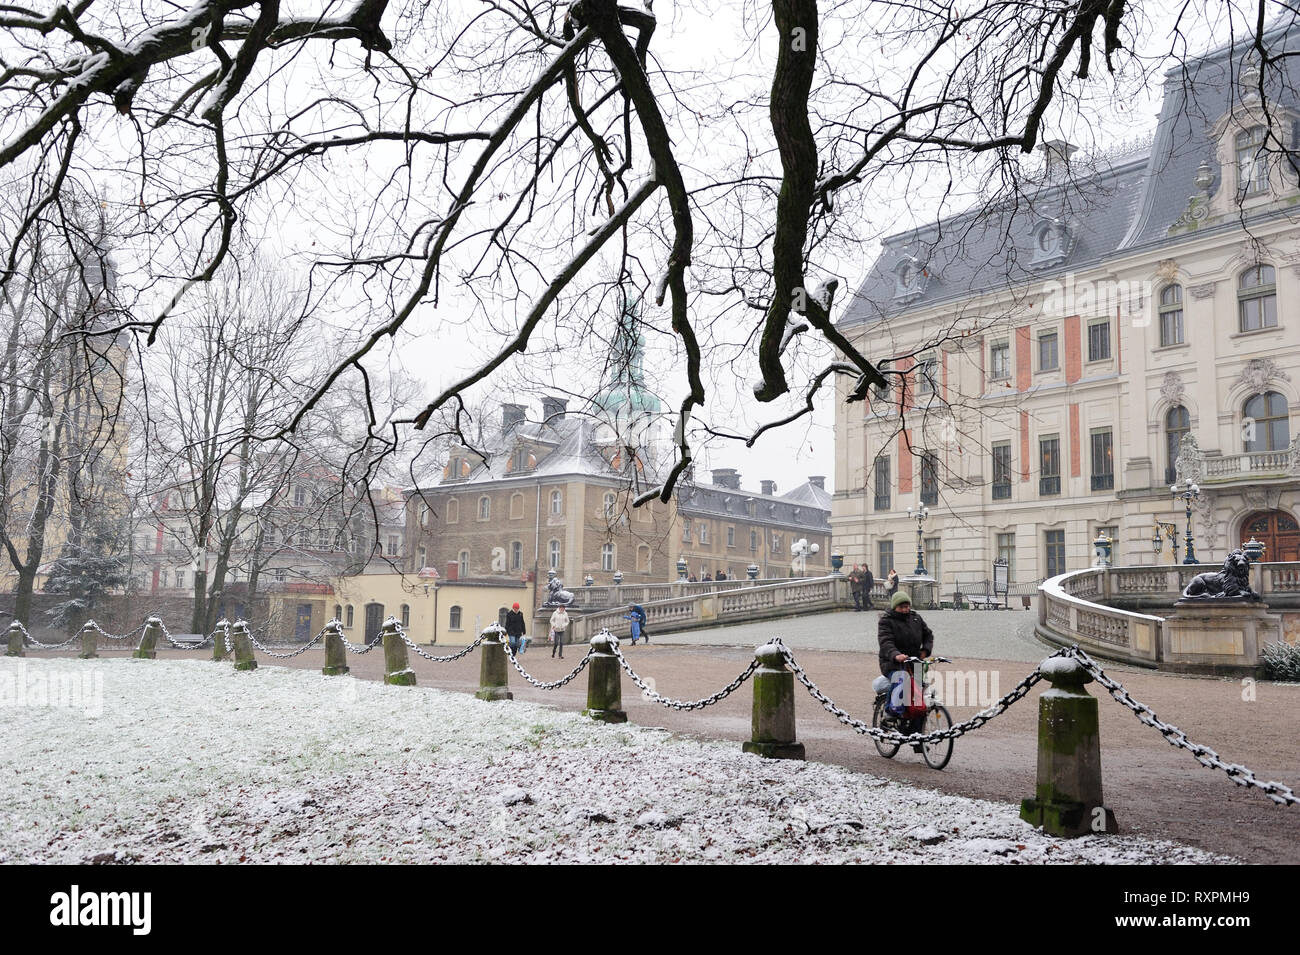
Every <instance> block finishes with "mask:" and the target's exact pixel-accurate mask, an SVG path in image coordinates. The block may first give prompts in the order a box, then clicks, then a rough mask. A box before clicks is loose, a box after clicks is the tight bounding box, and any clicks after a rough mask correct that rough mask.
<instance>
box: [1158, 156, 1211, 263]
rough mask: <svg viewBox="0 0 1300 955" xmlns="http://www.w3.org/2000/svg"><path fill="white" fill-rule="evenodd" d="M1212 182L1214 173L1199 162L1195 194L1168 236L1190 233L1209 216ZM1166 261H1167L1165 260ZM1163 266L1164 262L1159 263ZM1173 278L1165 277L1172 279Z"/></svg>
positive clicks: (1206, 163)
mask: <svg viewBox="0 0 1300 955" xmlns="http://www.w3.org/2000/svg"><path fill="white" fill-rule="evenodd" d="M1212 182H1214V172H1213V170H1211V169H1210V164H1209V163H1208V162H1204V161H1202V162H1201V165H1200V166H1198V167H1197V169H1196V192H1195V193H1193V194H1192V195H1190V196H1188V197H1187V207H1186V208H1185V209H1183V214H1182V215H1180V216H1179V217H1178V218H1177V219H1175V220H1174V224H1173V225H1171V226H1170V227H1169V234H1170V235H1173V234H1174V233H1176V232H1191V231H1193V230H1194V229H1197V228H1199V227H1200V225H1201V223H1202V222H1204V221H1205V220H1206V219H1207V218H1209V215H1210V183H1212ZM1166 261H1168V260H1166ZM1160 264H1161V265H1164V262H1162V263H1160ZM1172 277H1173V276H1172V275H1171V276H1167V278H1172Z"/></svg>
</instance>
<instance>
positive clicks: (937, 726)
mask: <svg viewBox="0 0 1300 955" xmlns="http://www.w3.org/2000/svg"><path fill="white" fill-rule="evenodd" d="M951 662H952V661H951V660H949V659H948V658H947V657H928V658H926V657H908V658H907V659H906V660H905V661H904V664H905V665H906V664H908V663H919V664H920V665H921V679H920V680H919V681H918V682H919V683H920V685H921V693H922V695H923V696H924V697H925V698H926V699H928V701H929V704H928V705H927V706H926V708H925V719H924V721H923V722H922V724H921V733H922V735H928V734H930V733H938V732H941V731H943V730H946V729H948V728H950V727H951V726H952V716H950V715H949V713H948V710H947V709H946V708H945V707H944V706H943V705H942V704H940V703H938V702H936V701H935V700H934V697H933V696H931V695H929V694H928V691H929V690H930V686H931V684H930V682H929V681H928V680H927V679H926V676H927V674H928V671H929V669H930V667H931V665H933V664H935V663H951ZM880 680H884V681H886V682H885V684H884V686H883V688H881V684H880ZM880 680H878V681H877V683H876V686H877V689H876V702H875V705H874V706H873V707H872V710H871V726H872V728H873V729H882V730H894V731H895V732H902V731H903V724H904V723H905V722H906V721H905V720H904V719H902V718H901V717H897V716H890V715H889V713H888V712H886V710H885V706H886V705H887V704H888V703H889V693H890V690H891V684H890V683H889V682H888V680H889V678H888V677H884V676H882V677H880ZM872 742H874V743H875V744H876V752H878V753H880V755H881V756H883V757H885V759H893V758H894V756H895V754H897V753H898V751H899V749H900V748H901V747H902V745H903V744H902V743H901V742H899V743H895V742H892V741H890V740H882V739H876V738H875V737H872ZM912 749H913V750H914V751H915V752H919V753H920V754H921V756H922V758H923V759H924V760H925V762H926V765H928V766H929V767H930V768H931V769H943V768H944V767H945V766H947V765H948V761H949V760H950V759H952V737H947V738H946V739H939V740H932V741H929V742H925V743H913V744H912Z"/></svg>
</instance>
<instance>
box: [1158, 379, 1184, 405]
mask: <svg viewBox="0 0 1300 955" xmlns="http://www.w3.org/2000/svg"><path fill="white" fill-rule="evenodd" d="M1186 390H1187V389H1186V388H1185V387H1184V386H1183V376H1182V375H1180V374H1178V372H1176V371H1167V372H1165V377H1164V380H1163V381H1162V382H1160V397H1162V398H1164V399H1165V400H1166V401H1168V402H1169V403H1170V404H1172V405H1177V404H1182V401H1183V392H1185V391H1186Z"/></svg>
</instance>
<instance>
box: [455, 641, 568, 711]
mask: <svg viewBox="0 0 1300 955" xmlns="http://www.w3.org/2000/svg"><path fill="white" fill-rule="evenodd" d="M569 628H570V629H572V628H573V624H572V623H570V624H569ZM504 636H505V635H504V633H503V632H502V631H501V630H500V629H499V628H496V629H489V630H484V631H483V642H482V643H481V644H479V652H480V653H481V654H482V655H481V656H480V657H479V668H478V683H479V687H478V692H477V693H475V694H474V695H475V696H477V697H478V698H479V699H480V700H513V699H514V698H515V695H514V694H513V693H511V692H510V673H509V672H508V671H507V669H506V668H507V667H509V666H510V661H509V660H508V659H506V644H505V640H504Z"/></svg>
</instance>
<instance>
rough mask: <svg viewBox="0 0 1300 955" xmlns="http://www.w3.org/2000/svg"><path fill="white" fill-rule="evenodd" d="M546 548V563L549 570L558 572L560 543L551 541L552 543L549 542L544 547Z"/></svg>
mask: <svg viewBox="0 0 1300 955" xmlns="http://www.w3.org/2000/svg"><path fill="white" fill-rule="evenodd" d="M546 548H547V554H548V561H547V563H548V566H549V567H550V569H551V570H554V571H559V569H560V542H559V541H557V540H553V541H551V542H550V543H549V544H547V545H546Z"/></svg>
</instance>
